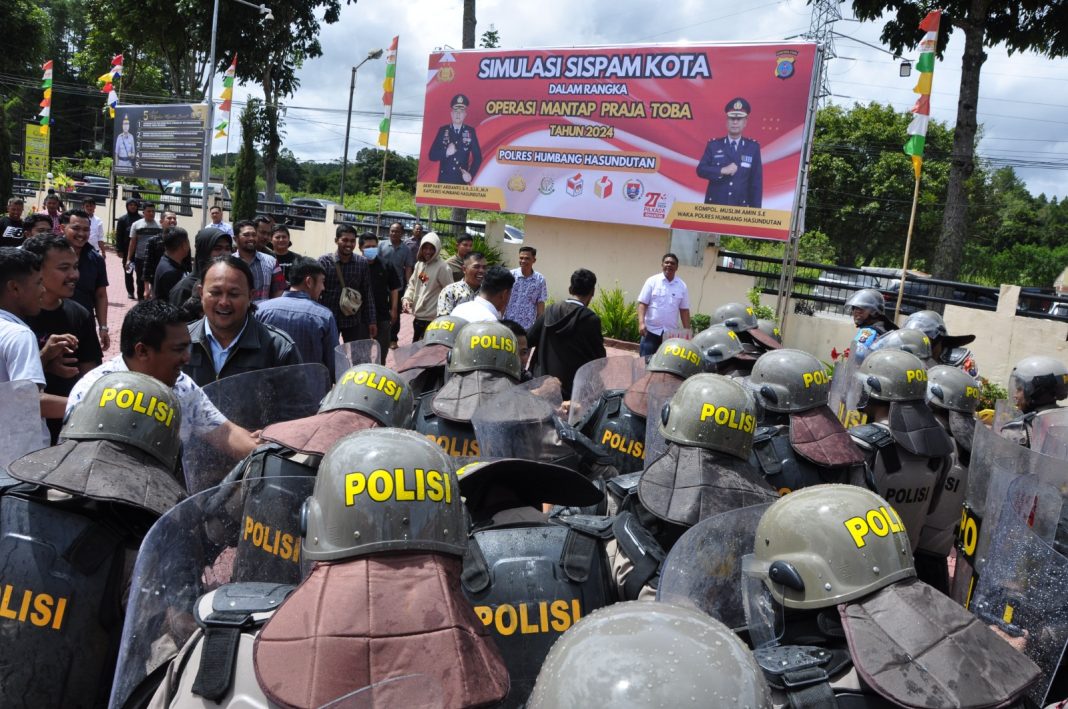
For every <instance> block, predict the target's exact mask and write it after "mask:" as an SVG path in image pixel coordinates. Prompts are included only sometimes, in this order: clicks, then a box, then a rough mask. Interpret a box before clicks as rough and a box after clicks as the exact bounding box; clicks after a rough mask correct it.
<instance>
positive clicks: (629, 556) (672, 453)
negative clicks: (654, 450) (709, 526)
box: [608, 374, 778, 600]
mask: <svg viewBox="0 0 1068 709" xmlns="http://www.w3.org/2000/svg"><path fill="white" fill-rule="evenodd" d="M657 426H658V430H659V432H660V434H661V435H662V436H663V438H664V441H665V448H664V453H663V454H662V455H660V456H659V457H658V458H656V459H655V460H652V461H650V463H649V464H648V466H647V467H646V469H645V471H644V472H642V473H637V474H631V475H623V476H620V477H618V478H613V479H612V480H610V481H609V482H608V491H609V493H610V495H611V496H612V498H613V502H614V503H615V505H616V506H617V507H618V509H619V510H620V513H619V514H618V515H617V517H616V520H615V522H614V523H613V526H612V531H613V535H614V537H615V538H614V540H613V541H611V542H609V545H608V553H609V558H611V559H612V563H613V568H614V570H615V573H616V579H617V582H618V583H620V586H621V595H622V597H623V598H625V599H627V600H633V599H636V598H638V597H639V596H640V595H643V594H644V595H645V596H649V595H650V589H651V588H653V587H655V585H656V575H657V573H658V569H659V565H660V562H661V561H663V559H664V555H665V554H666V552H667V550H669V549H670V548H671V546H672V545H673V544H674V543H675V541H676V540H677V539H678V538H679V537H680V536H681V535H682V534H683V532H685V531H686V530H687V529H688V528H690V527H692V526H693V525H694V524H696V523H697V522H699V521H700V520H702V519H705V518H707V517H710V516H712V515H715V514H718V513H720V512H724V511H726V510H730V509H734V508H737V507H746V506H749V505H756V504H760V503H763V502H768V501H770V500H773V499H775V498H776V497H777V496H778V494H777V493H776V492H775V491H774V490H773V489H772V488H771V486H770V485H769V484H768V483H767V481H766V480H765V478H764V475H763V474H762V473H761V472H760V471H759V470H758V469H757V468H755V467H754V466H753V465H752V464H751V463H750V462H749V458H750V453H751V452H752V446H753V432H754V430H755V429H756V404H755V402H754V400H753V395H752V394H751V393H750V392H749V391H747V390H746V388H745V387H744V386H742V385H741V384H739V383H738V382H737V381H735V380H733V379H730V378H728V377H724V376H721V375H718V374H698V375H695V376H693V377H690V378H689V379H687V380H686V381H685V382H683V383H682V385H681V386H680V387H679V389H678V391H677V392H675V395H674V396H673V397H672V398H671V401H670V403H669V404H668V405H667V406H665V407H664V410H663V412H662V414H661V418H660V421H658V422H657Z"/></svg>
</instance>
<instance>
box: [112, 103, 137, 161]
mask: <svg viewBox="0 0 1068 709" xmlns="http://www.w3.org/2000/svg"><path fill="white" fill-rule="evenodd" d="M136 152H137V145H136V142H135V140H134V137H133V134H132V133H130V116H129V115H125V116H123V117H122V132H121V133H119V134H118V135H117V136H115V167H133V166H134V155H135V154H136Z"/></svg>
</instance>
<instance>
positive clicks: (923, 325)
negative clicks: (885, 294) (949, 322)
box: [901, 310, 979, 378]
mask: <svg viewBox="0 0 1068 709" xmlns="http://www.w3.org/2000/svg"><path fill="white" fill-rule="evenodd" d="M901 329H902V330H919V331H920V332H922V333H923V334H925V335H927V337H928V339H930V340H931V360H932V362H931V363H932V364H948V365H949V366H951V367H957V368H959V369H961V370H963V371H964V372H965V373H966V374H968V375H969V376H971V377H972V378H976V377H978V376H979V367H978V366H977V365H976V363H975V357H974V356H973V355H972V351H971V350H970V349H968V348H967V347H965V345H968V344H971V343H972V342H974V341H975V335H950V334H949V331H948V330H947V329H946V321H945V320H943V319H942V316H941V315H939V314H938V313H937V312H935V311H934V310H920V311H918V312H915V313H913V314H912V315H910V316H909V318H908V320H906V321H905V324H904V325H902V326H901Z"/></svg>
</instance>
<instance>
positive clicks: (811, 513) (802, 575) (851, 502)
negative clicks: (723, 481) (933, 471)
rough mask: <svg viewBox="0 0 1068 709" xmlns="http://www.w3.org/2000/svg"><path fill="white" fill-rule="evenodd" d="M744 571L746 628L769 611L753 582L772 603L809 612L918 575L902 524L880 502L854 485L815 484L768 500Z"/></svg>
mask: <svg viewBox="0 0 1068 709" xmlns="http://www.w3.org/2000/svg"><path fill="white" fill-rule="evenodd" d="M742 568H743V574H744V577H745V578H744V580H743V586H744V587H745V588H744V589H743V590H744V591H745V593H746V594H747V596H749V597H748V598H747V601H746V605H747V606H749V609H748V611H747V614H748V616H749V617H748V620H749V621H750V624H752V623H753V621H754V620H757V619H758V617H759V616H761V614H762V613H763V612H764V611H766V610H768V608H767V606H766V605H764V606H763V607H762V604H761V603H760V602H759V598H758V597H759V595H760V594H761V589H756V588H755V587H754V583H753V582H754V581H758V582H760V585H762V586H763V590H766V591H767V593H769V594H770V595H771V598H772V600H774V602H775V603H776V604H778V605H781V606H784V607H786V608H791V609H796V610H809V609H816V608H827V607H831V606H835V605H837V604H839V603H845V602H847V601H852V600H854V599H857V598H861V597H863V596H867V595H868V594H871V593H874V592H875V591H878V590H879V589H881V588H883V587H884V586H888V585H890V584H892V583H894V582H895V581H899V580H901V579H906V578H909V577H911V576H915V575H916V570H915V568H914V567H913V561H912V548H911V546H910V544H909V536H908V534H907V533H906V532H905V525H904V524H903V523H902V522H901V518H900V517H899V516H898V514H897V512H895V511H894V508H893V507H892V506H891V505H890V503H888V502H887V501H886V500H884V499H883V498H881V497H879V496H878V495H876V494H875V493H874V492H872V491H871V490H867V489H865V488H862V487H859V486H856V485H815V486H813V487H807V488H804V489H801V490H796V491H794V492H791V493H790V494H789V495H786V496H784V497H781V498H779V499H778V500H776V501H775V502H773V503H772V504H771V507H769V508H768V510H767V511H766V512H765V513H764V515H763V517H761V518H760V523H759V524H758V525H757V530H756V538H755V543H754V547H753V555H752V556H751V557H746V559H745V560H744V561H743V563H742ZM750 594H752V595H750ZM753 613H755V614H756V616H754V615H752V614H753Z"/></svg>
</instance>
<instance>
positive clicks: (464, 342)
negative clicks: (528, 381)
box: [449, 322, 522, 382]
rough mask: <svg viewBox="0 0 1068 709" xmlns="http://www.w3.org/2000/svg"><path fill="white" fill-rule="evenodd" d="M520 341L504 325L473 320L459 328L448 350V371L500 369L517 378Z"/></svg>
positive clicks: (519, 366) (503, 372)
mask: <svg viewBox="0 0 1068 709" xmlns="http://www.w3.org/2000/svg"><path fill="white" fill-rule="evenodd" d="M521 369H522V366H521V365H520V363H519V342H518V340H516V337H515V335H513V334H512V331H511V330H509V329H508V327H507V326H506V325H502V324H500V323H499V322H473V323H468V324H466V325H464V326H463V327H462V328H460V332H459V334H458V335H457V336H456V343H455V344H454V345H453V347H452V352H450V353H449V373H450V374H458V373H461V372H478V371H486V372H500V373H501V374H506V375H508V376H509V377H511V378H512V379H514V380H515V381H517V382H518V381H519V377H520V373H521Z"/></svg>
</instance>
